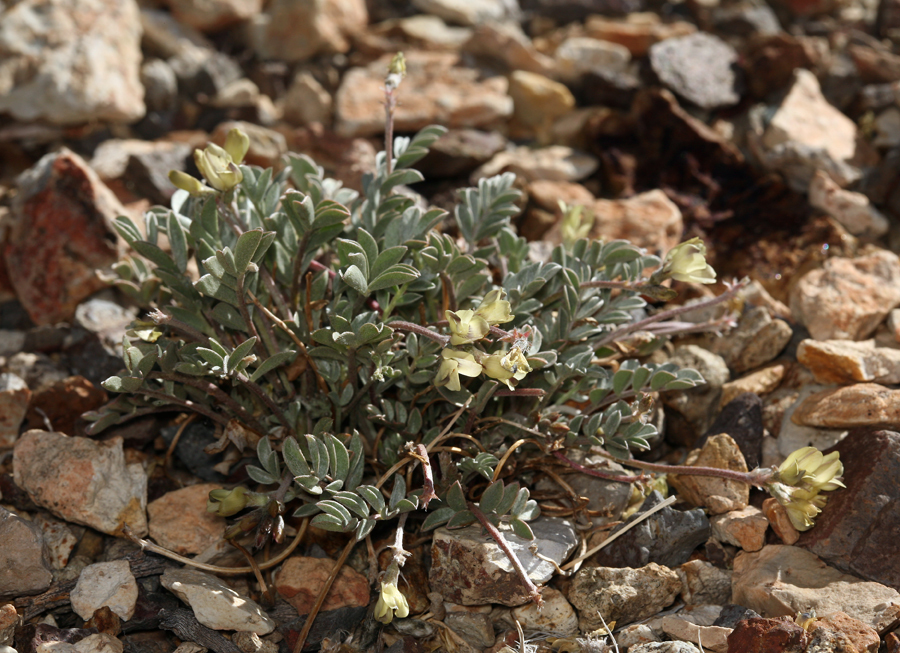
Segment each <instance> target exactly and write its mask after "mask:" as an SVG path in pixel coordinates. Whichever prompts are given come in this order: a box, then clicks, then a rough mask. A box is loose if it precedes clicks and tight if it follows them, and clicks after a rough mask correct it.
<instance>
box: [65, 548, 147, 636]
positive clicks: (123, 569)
mask: <svg viewBox="0 0 900 653" xmlns="http://www.w3.org/2000/svg"><path fill="white" fill-rule="evenodd" d="M137 598H138V585H137V580H135V577H134V574H132V573H131V567H130V566H129V565H128V561H127V560H112V561H110V562H98V563H95V564H93V565H88V566H87V567H85V568H84V570H83V571H82V572H81V575H80V576H79V577H78V583H76V585H75V589H73V590H72V593H71V594H70V600H71V601H72V609H73V610H74V611H75V612H76V613H77V614H78V616H80V617H81V618H82V619H84V620H85V621H87V620H88V619H90V618H91V617H93V616H94V612H95V611H96V610H99V609H100V608H102V607H104V606H106V607H108V608H109V609H110V610H112V611H113V612H115V613H116V614H117V615H119V616H120V617H121V618H122V619H123V620H124V621H128V620H129V619H131V617H132V616H133V615H134V608H135V605H136V604H137Z"/></svg>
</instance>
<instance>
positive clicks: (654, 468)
mask: <svg viewBox="0 0 900 653" xmlns="http://www.w3.org/2000/svg"><path fill="white" fill-rule="evenodd" d="M558 453H559V452H556V451H554V452H553V455H555V456H556V457H557V458H559V457H560V456H559V455H557V454H558ZM596 453H598V455H600V456H603V457H604V458H609V459H610V460H615V461H616V462H619V463H621V464H623V465H628V466H629V467H637V468H638V469H646V470H647V471H650V472H659V473H662V474H682V475H684V476H713V477H716V478H724V479H728V480H729V481H738V482H739V483H746V484H747V485H755V486H757V487H761V486H762V485H764V484H765V482H766V480H767V479H768V478H769V477H771V470H770V469H768V468H763V469H754V470H753V471H752V472H741V471H738V470H736V469H720V468H718V467H692V466H691V465H661V464H659V463H648V462H645V461H643V460H634V459H629V460H619V459H618V458H614V457H613V456H611V455H609V454H608V453H605V452H596Z"/></svg>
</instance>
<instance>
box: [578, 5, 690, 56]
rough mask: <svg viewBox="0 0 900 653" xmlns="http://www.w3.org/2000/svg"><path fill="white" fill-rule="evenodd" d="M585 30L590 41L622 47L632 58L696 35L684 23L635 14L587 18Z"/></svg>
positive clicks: (642, 13)
mask: <svg viewBox="0 0 900 653" xmlns="http://www.w3.org/2000/svg"><path fill="white" fill-rule="evenodd" d="M584 29H585V32H586V34H587V35H588V36H590V37H593V38H595V39H601V40H603V41H609V42H611V43H618V44H619V45H624V46H625V47H626V48H628V50H629V52H631V55H632V56H634V57H643V56H644V55H646V54H647V52H648V51H649V50H650V46H652V45H653V44H654V43H658V42H659V41H664V40H666V39H670V38H675V37H678V36H688V35H690V34H693V33H695V32H696V31H697V26H696V25H694V24H693V23H688V22H685V21H673V22H671V23H670V22H666V23H663V22H662V20H660V16H659V14H657V13H653V12H635V13H630V14H628V15H627V16H625V17H624V18H622V19H613V18H608V17H606V16H598V15H594V16H589V17H588V19H587V20H586V21H585V25H584Z"/></svg>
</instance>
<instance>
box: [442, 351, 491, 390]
mask: <svg viewBox="0 0 900 653" xmlns="http://www.w3.org/2000/svg"><path fill="white" fill-rule="evenodd" d="M441 357H442V358H443V359H444V361H443V362H442V363H441V366H440V367H439V368H438V372H437V375H436V376H435V377H434V384H435V385H437V386H441V385H446V386H447V387H448V388H449V389H450V390H460V388H461V386H460V384H459V375H460V374H462V375H463V376H478V375H479V374H481V365H480V364H479V363H478V362H477V361H476V360H475V357H474V356H473V355H472V354H469V353H466V352H464V351H459V350H456V349H444V350H443V351H442V352H441Z"/></svg>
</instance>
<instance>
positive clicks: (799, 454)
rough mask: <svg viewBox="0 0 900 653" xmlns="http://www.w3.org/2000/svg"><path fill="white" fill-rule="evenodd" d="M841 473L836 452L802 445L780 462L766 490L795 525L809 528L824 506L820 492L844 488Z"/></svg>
mask: <svg viewBox="0 0 900 653" xmlns="http://www.w3.org/2000/svg"><path fill="white" fill-rule="evenodd" d="M843 472H844V466H843V464H841V461H840V454H838V452H837V451H833V452H831V453H830V454H828V455H827V456H826V455H824V454H823V453H822V452H821V451H819V450H818V449H816V448H815V447H803V448H802V449H798V450H797V451H795V452H794V453H792V454H791V455H790V456H788V457H787V459H786V460H785V461H784V462H783V463H781V465H780V466H779V467H778V469H777V470H775V472H774V473H773V474H772V477H771V480H770V481H769V482H768V483H766V490H768V492H769V494H771V495H772V496H773V497H775V499H776V500H777V501H778V503H780V504H781V505H782V506H784V508H785V510H786V511H787V514H788V517H789V518H790V520H791V524H793V525H794V528H796V529H797V530H798V531H808V530H809V529H810V528H812V527H813V526H814V525H815V522H814V521H813V520H814V519H815V518H816V516H818V514H819V513H820V512H822V508H824V507H825V503H826V501H827V497H825V496H823V495H822V494H821V492H830V491H832V490H837V489H838V488H842V487H846V486H845V485H844V484H843V482H842V481H841V474H843Z"/></svg>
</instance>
